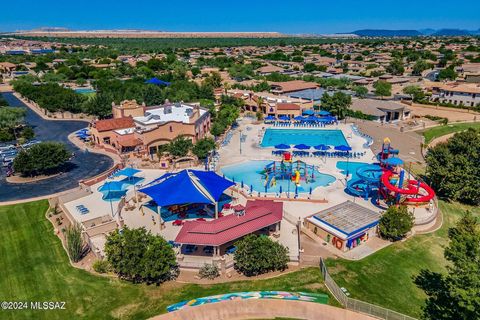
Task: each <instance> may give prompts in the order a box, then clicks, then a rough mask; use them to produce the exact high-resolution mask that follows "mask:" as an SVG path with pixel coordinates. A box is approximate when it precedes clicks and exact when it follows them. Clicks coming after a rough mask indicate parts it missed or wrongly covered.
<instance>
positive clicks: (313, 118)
mask: <svg viewBox="0 0 480 320" xmlns="http://www.w3.org/2000/svg"><path fill="white" fill-rule="evenodd" d="M305 120H307V121H318V118H317V117H315V116H308V118H306V119H305Z"/></svg>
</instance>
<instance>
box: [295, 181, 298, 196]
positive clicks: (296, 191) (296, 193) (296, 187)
mask: <svg viewBox="0 0 480 320" xmlns="http://www.w3.org/2000/svg"><path fill="white" fill-rule="evenodd" d="M296 197H298V184H295V198H296Z"/></svg>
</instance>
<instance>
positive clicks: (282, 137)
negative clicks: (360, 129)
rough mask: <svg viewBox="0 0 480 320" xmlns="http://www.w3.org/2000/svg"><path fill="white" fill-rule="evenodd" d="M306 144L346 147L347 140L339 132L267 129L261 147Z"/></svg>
mask: <svg viewBox="0 0 480 320" xmlns="http://www.w3.org/2000/svg"><path fill="white" fill-rule="evenodd" d="M282 143H284V144H290V145H292V144H293V145H295V144H301V143H303V144H306V145H308V146H312V147H313V146H317V145H319V144H325V145H329V146H339V145H346V146H348V143H347V140H346V139H345V136H344V135H343V133H342V131H341V130H320V129H272V128H268V129H267V130H266V131H265V135H264V136H263V139H262V143H261V144H260V145H261V146H262V147H273V146H276V145H277V144H282Z"/></svg>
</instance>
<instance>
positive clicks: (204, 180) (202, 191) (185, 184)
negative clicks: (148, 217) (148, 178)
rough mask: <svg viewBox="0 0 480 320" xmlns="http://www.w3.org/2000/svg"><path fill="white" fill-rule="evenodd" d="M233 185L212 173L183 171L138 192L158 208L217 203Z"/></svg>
mask: <svg viewBox="0 0 480 320" xmlns="http://www.w3.org/2000/svg"><path fill="white" fill-rule="evenodd" d="M233 185H234V183H233V182H231V181H229V180H227V179H225V178H222V177H220V176H219V175H217V174H216V173H215V172H212V171H197V170H183V171H180V172H178V173H176V174H172V175H170V176H167V177H165V179H163V180H159V182H158V183H157V184H154V185H150V186H148V187H146V188H143V189H140V190H139V191H140V192H142V193H145V194H146V195H148V196H149V197H150V198H152V199H153V200H154V201H155V202H156V203H157V204H158V205H159V206H162V207H164V206H171V205H177V204H185V203H203V204H210V203H214V202H217V201H218V200H219V199H220V196H221V195H222V194H223V192H224V191H225V190H226V189H228V188H229V187H231V186H233Z"/></svg>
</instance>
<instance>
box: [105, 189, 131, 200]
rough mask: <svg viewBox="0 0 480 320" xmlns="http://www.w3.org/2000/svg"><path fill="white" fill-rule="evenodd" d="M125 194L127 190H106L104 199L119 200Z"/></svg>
mask: <svg viewBox="0 0 480 320" xmlns="http://www.w3.org/2000/svg"><path fill="white" fill-rule="evenodd" d="M125 194H127V190H113V191H108V192H106V193H105V194H104V195H103V196H102V199H103V200H113V201H117V200H119V199H120V198H121V197H123V196H124V195H125Z"/></svg>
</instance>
